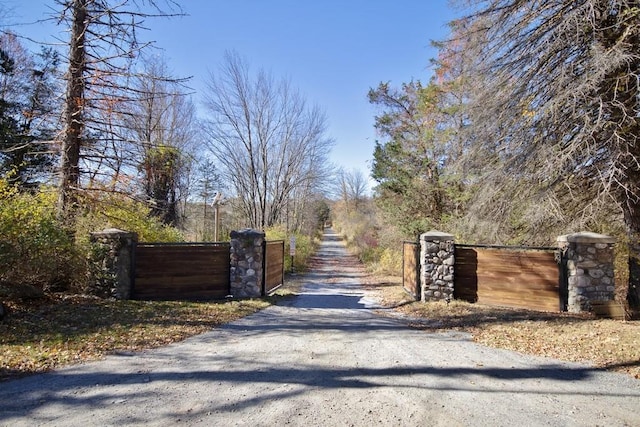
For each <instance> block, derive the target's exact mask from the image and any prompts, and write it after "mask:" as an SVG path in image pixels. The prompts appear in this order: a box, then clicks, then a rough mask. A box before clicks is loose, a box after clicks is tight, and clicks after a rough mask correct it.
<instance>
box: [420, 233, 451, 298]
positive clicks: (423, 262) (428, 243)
mask: <svg viewBox="0 0 640 427" xmlns="http://www.w3.org/2000/svg"><path fill="white" fill-rule="evenodd" d="M454 249H455V246H454V237H453V235H451V234H447V233H441V232H439V231H429V232H427V233H424V234H422V235H421V236H420V286H421V288H422V289H421V291H422V292H421V294H422V301H423V302H427V301H438V300H446V301H449V300H452V299H453V289H454V267H453V264H454Z"/></svg>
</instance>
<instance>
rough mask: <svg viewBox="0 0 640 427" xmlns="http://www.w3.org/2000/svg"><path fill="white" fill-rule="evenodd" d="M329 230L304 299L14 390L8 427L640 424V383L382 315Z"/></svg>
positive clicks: (1, 418) (9, 392)
mask: <svg viewBox="0 0 640 427" xmlns="http://www.w3.org/2000/svg"><path fill="white" fill-rule="evenodd" d="M345 255H346V251H345V247H344V245H343V244H342V242H340V240H339V239H338V236H337V235H335V234H333V233H331V232H330V231H329V232H327V233H326V234H325V236H324V241H323V244H322V246H321V250H320V253H319V257H320V258H321V259H322V263H321V265H320V267H319V268H317V269H315V270H314V271H313V272H310V273H308V274H306V275H305V276H304V283H305V286H304V288H303V292H302V293H301V295H299V296H297V297H295V298H293V299H290V300H287V301H286V302H284V303H282V304H280V305H277V306H272V307H269V308H267V309H265V310H263V311H261V312H259V313H257V314H255V315H251V316H249V317H246V318H244V319H242V320H240V321H237V322H233V323H231V324H228V325H226V326H224V327H221V328H218V329H215V330H212V331H210V332H208V333H205V334H202V335H199V336H196V337H193V338H190V339H187V340H185V341H183V342H181V343H178V344H174V345H170V346H167V347H164V348H161V349H156V350H151V351H147V352H142V353H135V354H117V355H113V356H109V357H107V358H106V359H105V360H103V361H99V362H95V363H87V364H83V365H77V366H71V367H68V368H64V369H60V370H57V371H55V372H51V373H48V374H44V375H35V376H31V377H27V378H23V379H18V380H14V381H9V382H6V383H3V384H2V385H1V386H0V425H1V426H34V425H52V426H93V425H101V426H107V425H118V426H121V425H159V426H169V425H176V424H177V425H207V426H209V425H216V426H232V425H233V426H235V425H247V426H276V425H299V426H332V425H339V426H370V425H384V426H414V425H415V426H478V425H488V426H517V425H527V426H535V425H542V426H640V381H638V380H634V379H633V378H631V377H628V376H625V375H622V374H616V373H609V372H603V371H600V370H598V369H594V368H592V367H590V366H587V365H579V364H570V363H564V362H560V361H557V360H553V359H545V358H537V357H531V356H526V355H522V354H518V353H514V352H510V351H504V350H496V349H492V348H487V347H483V346H481V345H477V344H475V343H473V342H472V341H471V339H470V337H469V336H468V335H466V334H463V333H459V332H450V333H426V332H421V331H417V330H413V329H410V328H408V327H407V326H406V325H405V323H404V322H403V320H402V319H399V318H396V317H389V316H380V315H378V314H377V312H378V310H379V307H376V305H375V299H373V298H372V297H371V296H370V295H367V293H366V292H365V291H364V290H363V289H362V288H361V287H360V285H359V277H361V275H362V271H361V270H359V268H357V267H354V266H353V265H345V266H342V267H341V262H340V260H341V258H343V257H344V256H345Z"/></svg>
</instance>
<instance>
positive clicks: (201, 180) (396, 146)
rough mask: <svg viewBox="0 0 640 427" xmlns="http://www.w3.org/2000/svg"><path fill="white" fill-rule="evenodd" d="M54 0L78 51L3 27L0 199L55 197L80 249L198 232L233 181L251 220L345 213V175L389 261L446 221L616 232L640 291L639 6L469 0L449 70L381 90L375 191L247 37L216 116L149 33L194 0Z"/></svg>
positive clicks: (454, 35) (373, 246) (214, 91)
mask: <svg viewBox="0 0 640 427" xmlns="http://www.w3.org/2000/svg"><path fill="white" fill-rule="evenodd" d="M52 3H53V4H54V5H55V10H56V11H57V12H56V13H54V14H53V15H52V16H51V19H53V20H55V21H56V22H59V23H60V25H62V26H64V27H65V28H67V29H68V31H69V40H68V44H67V45H66V47H65V48H66V50H65V51H60V50H56V49H53V48H52V47H50V46H46V45H43V46H42V48H41V50H40V51H38V52H30V51H29V50H28V49H26V48H25V47H24V45H23V43H22V42H21V38H20V35H19V34H16V33H12V32H10V31H5V32H3V33H2V35H1V39H0V79H1V82H0V84H1V86H0V90H1V91H2V92H1V93H0V95H1V99H0V125H1V127H0V131H1V132H2V140H1V141H0V144H1V145H2V146H1V147H0V168H2V169H1V171H0V172H1V173H2V175H3V177H4V178H3V181H2V187H1V188H0V196H1V197H3V198H4V199H5V200H9V199H11V200H13V203H12V204H11V206H12V207H11V208H9V207H8V206H9V204H7V203H5V204H3V209H4V211H3V215H4V216H5V217H9V216H11V215H13V217H16V218H23V217H24V218H26V217H27V216H29V215H23V217H21V215H22V214H23V212H21V211H19V209H18V206H22V205H21V204H20V203H18V202H17V201H19V200H22V201H23V202H24V205H25V206H31V205H29V204H28V203H27V202H25V201H24V200H26V199H27V198H29V197H31V198H39V199H38V200H39V203H41V204H46V203H53V205H54V206H55V211H54V212H55V215H50V214H49V212H50V210H47V209H42V210H38V209H36V208H33V207H32V208H31V209H32V210H33V211H34V212H36V211H37V212H39V214H38V215H41V216H42V218H40V219H39V220H38V221H40V225H42V224H49V225H50V227H48V228H47V227H42V226H40V228H38V230H40V232H43V233H45V232H44V231H42V230H47V231H46V233H48V234H46V235H47V236H49V237H48V238H49V240H50V241H59V245H70V246H72V245H74V244H75V243H74V242H77V241H78V239H80V240H81V239H82V236H84V235H86V234H88V231H89V228H93V227H98V226H103V225H104V226H106V225H110V226H117V227H122V228H128V229H130V230H132V231H137V232H139V233H140V234H141V236H142V237H143V238H144V239H171V238H173V239H181V238H184V235H181V233H180V232H179V230H178V229H177V228H176V227H180V225H181V221H183V219H184V214H185V212H187V211H188V206H189V201H190V200H194V199H197V200H198V201H200V202H204V206H205V209H206V206H207V205H208V201H210V200H213V198H214V197H215V195H216V194H219V193H220V192H222V193H224V194H226V195H228V199H227V211H226V212H225V215H226V217H227V219H228V220H231V221H232V222H233V226H238V227H243V226H247V227H252V228H268V227H274V226H275V227H284V228H286V230H287V231H289V230H293V231H305V232H308V231H310V230H313V229H315V228H316V227H317V225H318V223H319V222H324V220H326V219H327V201H326V198H325V196H326V194H327V192H328V189H329V187H331V190H332V195H333V201H332V202H331V205H332V215H333V218H334V220H335V223H336V225H338V226H340V228H341V229H342V230H343V232H344V233H345V234H351V235H353V236H357V239H358V240H359V243H360V244H361V245H362V246H364V247H366V248H367V250H369V252H371V253H374V255H375V256H374V258H375V257H377V258H381V257H384V256H386V257H387V258H389V259H395V260H397V256H396V257H394V256H393V252H392V250H393V248H394V247H395V248H396V250H397V248H398V245H399V242H400V241H401V240H402V239H415V238H416V237H417V235H418V234H420V233H422V232H425V231H428V230H430V229H440V230H441V231H447V232H450V233H453V234H455V235H456V238H457V239H458V240H459V241H462V242H477V243H500V244H532V245H552V244H553V243H554V241H555V238H556V237H557V236H558V235H562V234H566V233H570V232H577V231H581V230H590V231H595V232H601V233H605V234H610V235H614V236H615V237H617V238H618V239H619V244H618V252H619V257H620V259H624V260H625V261H624V264H625V266H624V268H623V269H620V271H622V270H624V271H625V273H624V274H623V275H624V277H622V278H621V280H624V281H626V280H627V279H628V283H629V285H630V287H629V290H630V296H631V299H633V298H635V299H636V300H635V302H636V303H637V299H638V293H639V292H640V286H639V285H638V282H640V263H639V262H638V260H639V259H640V258H639V255H640V244H639V243H638V242H639V240H638V237H639V235H640V162H639V160H638V159H639V158H640V156H639V155H640V152H638V150H640V148H639V144H638V134H639V130H640V91H639V81H640V74H639V71H640V46H639V45H640V6H639V4H638V2H637V1H631V0H626V1H625V0H616V1H609V0H579V1H568V0H561V1H550V0H537V1H532V0H484V1H480V0H465V1H463V0H458V1H456V2H454V3H455V4H456V7H458V8H459V12H460V16H461V18H459V19H456V20H454V21H452V22H451V23H450V24H449V28H450V35H449V37H447V39H446V40H441V41H435V42H434V45H435V46H436V47H437V49H438V55H437V57H436V58H434V59H433V60H432V62H431V68H432V70H433V77H432V78H431V79H430V80H428V81H424V82H423V81H418V80H413V81H409V82H405V83H403V84H400V85H394V84H392V83H390V82H381V83H380V84H379V85H378V86H377V87H374V88H372V89H371V90H370V91H369V93H368V98H369V101H370V102H371V103H372V104H373V105H375V106H376V107H377V108H378V114H377V116H376V118H375V127H376V129H377V131H378V135H379V139H378V141H377V143H376V146H375V151H374V153H373V163H372V170H371V177H372V178H373V179H374V180H375V181H376V183H377V185H376V187H375V188H374V189H373V194H372V195H368V194H367V191H366V177H364V176H362V174H360V173H358V172H351V171H344V170H342V171H335V170H334V169H333V168H332V167H331V166H330V164H329V162H328V153H329V150H330V148H331V145H332V141H331V139H330V138H328V137H327V135H326V126H327V124H326V117H325V116H324V114H323V112H322V111H321V110H319V109H317V108H315V107H313V106H310V105H309V104H308V102H307V101H306V99H305V98H304V96H302V95H301V94H300V93H299V92H298V91H297V90H296V89H295V88H294V87H293V86H292V85H291V83H290V82H288V81H286V80H280V79H277V78H275V77H274V76H272V75H270V74H269V73H267V72H265V71H262V70H258V71H254V70H252V69H251V68H250V67H249V64H248V63H247V62H246V61H245V60H244V59H243V58H241V57H240V56H239V55H238V54H236V53H234V52H229V53H228V54H227V55H226V56H225V58H224V60H223V62H222V65H221V66H220V67H219V68H218V69H217V70H216V71H214V72H213V73H212V74H211V76H209V79H208V81H207V82H206V89H205V93H204V94H202V95H203V99H204V104H203V105H202V107H201V108H199V110H200V111H201V112H202V115H201V117H198V115H197V114H196V110H197V109H198V108H196V105H194V101H193V98H192V96H191V94H190V89H189V81H188V79H184V78H182V77H180V76H173V75H171V72H170V67H169V65H168V64H167V63H166V61H165V60H163V58H162V56H161V55H158V52H157V51H154V49H153V46H152V45H150V44H149V43H146V42H145V41H144V40H143V39H142V34H144V31H143V25H142V22H143V21H144V20H145V19H151V18H169V19H170V17H171V16H176V15H181V14H182V13H183V11H182V10H181V8H180V5H179V3H178V2H176V1H173V0H153V1H146V2H137V1H135V0H126V1H122V2H119V3H114V2H111V1H108V0H55V1H53V2H52ZM427 62H428V59H427V58H425V63H427ZM365 95H366V94H363V96H365ZM329 182H330V183H332V184H331V186H329V185H327V183H329ZM20 198H22V199H20ZM38 206H41V205H38ZM25 209H26V208H25ZM29 217H30V218H31V219H30V220H29V221H34V219H33V218H34V217H37V216H34V215H33V214H30V216H29ZM24 218H23V220H22V221H23V222H22V223H20V227H22V228H28V227H26V224H27V223H29V221H27V220H26V219H24ZM4 224H5V225H3V227H4V228H5V229H4V230H2V233H3V235H5V236H16V237H15V242H18V243H15V242H14V243H11V241H10V239H5V241H4V242H3V245H5V246H6V247H5V248H0V249H2V254H3V255H2V256H3V257H5V260H9V259H19V253H20V250H18V249H19V247H20V245H23V246H24V245H25V244H26V243H24V242H22V243H20V242H21V241H20V239H22V238H24V232H23V231H24V230H23V231H22V232H21V231H18V230H16V229H13V228H11V225H6V224H13V225H12V226H13V227H14V228H18V227H17V226H16V223H15V222H13V223H10V222H7V221H5V222H4ZM34 227H36V226H35V225H34ZM54 235H55V236H57V237H56V238H55V239H53V238H51V236H54ZM68 236H72V238H70V239H71V240H69V241H67V240H65V239H67V237H68ZM56 239H58V240H56ZM36 240H38V239H36ZM65 242H66V243H65ZM389 251H391V252H389ZM365 252H366V251H365ZM30 253H33V251H31V252H30ZM52 253H55V254H57V255H56V256H57V257H60V256H61V255H59V254H60V253H66V252H61V251H59V250H58V251H56V250H53V249H52ZM69 253H71V252H69ZM43 256H44V255H43ZM44 258H47V259H50V257H48V256H44ZM44 258H43V259H44ZM365 258H366V257H365ZM627 260H628V262H627ZM55 271H58V270H55ZM2 280H5V281H7V280H9V279H7V278H6V277H5V278H2ZM56 280H57V279H56ZM59 280H61V281H62V280H63V278H60V279H59Z"/></svg>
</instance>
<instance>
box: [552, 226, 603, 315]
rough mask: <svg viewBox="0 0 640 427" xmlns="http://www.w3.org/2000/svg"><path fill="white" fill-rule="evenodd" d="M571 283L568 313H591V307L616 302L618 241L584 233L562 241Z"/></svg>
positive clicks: (566, 237) (561, 246)
mask: <svg viewBox="0 0 640 427" xmlns="http://www.w3.org/2000/svg"><path fill="white" fill-rule="evenodd" d="M557 240H558V247H559V248H560V249H561V251H562V265H566V271H565V272H564V276H565V277H566V280H567V283H566V286H567V311H569V312H571V313H583V312H589V311H591V304H592V303H593V302H596V301H598V302H600V301H613V299H614V296H615V292H614V291H615V283H614V277H613V260H614V253H613V247H614V245H615V243H616V239H615V238H613V237H609V236H604V235H602V234H597V233H590V232H580V233H575V234H568V235H565V236H560V237H558V239H557Z"/></svg>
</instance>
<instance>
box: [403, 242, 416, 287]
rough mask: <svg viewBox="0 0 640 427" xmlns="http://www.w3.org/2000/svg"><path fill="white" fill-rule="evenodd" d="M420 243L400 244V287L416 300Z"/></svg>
mask: <svg viewBox="0 0 640 427" xmlns="http://www.w3.org/2000/svg"><path fill="white" fill-rule="evenodd" d="M419 258H420V244H419V243H416V242H404V243H403V244H402V287H403V288H404V290H405V291H406V292H407V293H409V294H410V295H412V296H413V297H414V298H415V299H416V300H419V299H420V260H419Z"/></svg>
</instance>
